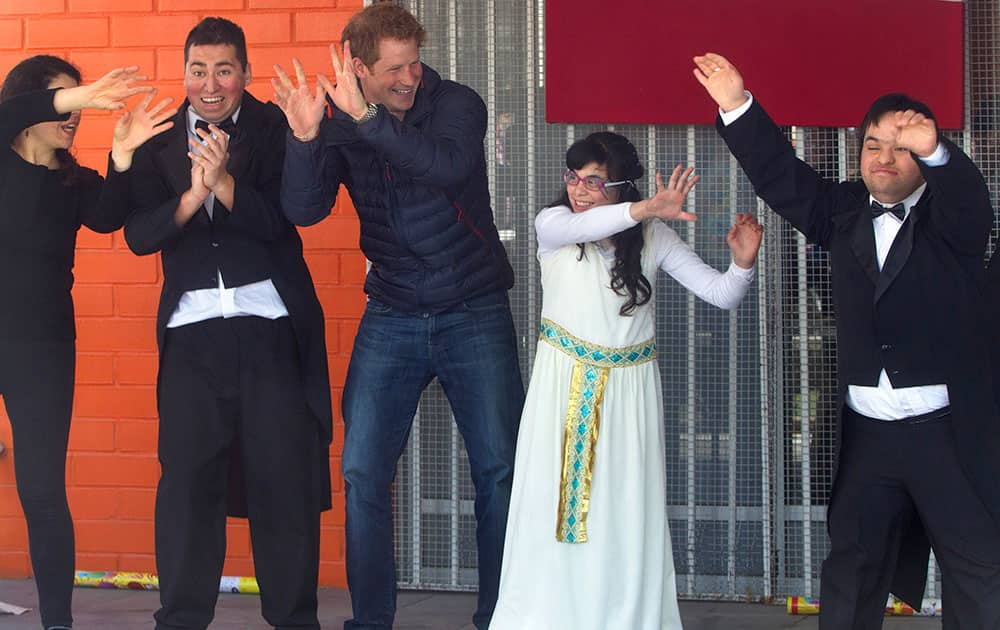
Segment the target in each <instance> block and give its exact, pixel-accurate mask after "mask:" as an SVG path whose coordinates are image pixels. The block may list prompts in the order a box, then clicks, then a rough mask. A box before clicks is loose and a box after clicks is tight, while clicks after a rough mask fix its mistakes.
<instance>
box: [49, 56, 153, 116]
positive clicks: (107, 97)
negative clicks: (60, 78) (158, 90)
mask: <svg viewBox="0 0 1000 630" xmlns="http://www.w3.org/2000/svg"><path fill="white" fill-rule="evenodd" d="M146 78H147V77H146V76H145V75H141V74H139V66H129V67H128V68H115V69H114V70H112V71H111V72H109V73H107V74H106V75H104V76H103V77H101V78H100V79H98V80H97V81H94V82H93V83H89V84H87V85H78V86H76V87H72V88H65V89H62V90H59V91H58V92H56V95H55V98H54V100H53V105H54V106H55V109H56V111H57V112H59V113H60V114H67V113H69V112H74V111H77V110H79V109H112V110H114V109H123V108H124V107H125V99H127V98H129V97H130V96H135V95H136V94H142V93H144V92H152V91H153V87H152V86H150V85H137V83H139V82H141V81H145V80H146Z"/></svg>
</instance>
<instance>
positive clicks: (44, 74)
mask: <svg viewBox="0 0 1000 630" xmlns="http://www.w3.org/2000/svg"><path fill="white" fill-rule="evenodd" d="M60 74H65V75H66V76H68V77H69V78H71V79H73V80H74V81H76V82H77V84H79V83H80V81H81V80H82V77H81V76H80V71H79V70H78V69H77V67H76V66H74V65H73V64H71V63H70V62H68V61H66V60H65V59H61V58H59V57H53V56H52V55H35V56H34V57H28V58H27V59H25V60H23V61H21V62H20V63H18V64H17V65H16V66H14V67H13V68H11V71H10V72H8V73H7V76H6V77H5V78H4V80H3V86H2V87H0V103H3V102H5V101H7V100H9V99H12V98H14V97H15V96H20V95H21V94H24V93H26V92H33V91H35V90H45V89H48V87H49V83H50V82H51V81H52V79H55V78H56V77H58V76H59V75H60ZM56 161H57V162H58V163H59V170H60V171H61V172H62V173H63V182H64V183H67V184H69V183H71V182H72V181H73V180H74V178H75V175H76V174H77V172H78V171H79V168H80V167H79V164H77V162H76V158H75V157H73V154H72V153H70V152H69V151H67V150H66V149H56Z"/></svg>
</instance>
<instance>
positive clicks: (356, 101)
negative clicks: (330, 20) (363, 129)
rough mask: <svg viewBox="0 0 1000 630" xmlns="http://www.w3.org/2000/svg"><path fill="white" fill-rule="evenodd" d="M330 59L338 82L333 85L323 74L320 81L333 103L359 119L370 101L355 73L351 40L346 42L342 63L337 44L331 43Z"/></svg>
mask: <svg viewBox="0 0 1000 630" xmlns="http://www.w3.org/2000/svg"><path fill="white" fill-rule="evenodd" d="M330 60H331V61H332V62H333V72H334V75H335V76H336V79H337V84H336V85H333V84H332V83H330V80H329V79H327V78H326V77H325V76H323V75H322V74H321V75H319V83H320V85H322V86H323V88H324V89H325V90H326V93H327V94H329V95H330V99H331V100H332V101H333V104H334V105H336V106H337V109H339V110H340V111H342V112H344V113H345V114H347V115H348V116H350V117H351V118H353V119H355V120H357V119H359V118H361V117H362V116H364V115H365V111H366V110H367V109H368V103H367V101H365V96H364V94H362V93H361V86H360V85H358V77H357V75H355V74H354V58H353V57H351V42H349V41H345V42H344V59H343V63H341V60H340V57H338V56H337V46H336V44H330Z"/></svg>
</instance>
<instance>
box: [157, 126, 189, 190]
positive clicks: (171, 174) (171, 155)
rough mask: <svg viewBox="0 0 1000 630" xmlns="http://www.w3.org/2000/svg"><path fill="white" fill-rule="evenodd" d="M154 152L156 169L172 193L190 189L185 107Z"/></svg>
mask: <svg viewBox="0 0 1000 630" xmlns="http://www.w3.org/2000/svg"><path fill="white" fill-rule="evenodd" d="M162 138H163V140H162V142H161V143H160V145H159V146H158V147H157V150H156V161H157V167H158V168H159V169H160V171H161V172H162V173H163V174H164V175H166V179H167V181H168V182H170V186H171V187H172V188H173V192H174V194H176V195H180V194H183V193H184V191H186V190H187V189H188V188H190V187H191V158H189V157H188V155H187V154H188V135H187V107H182V108H181V110H180V111H179V112H178V113H177V115H176V116H175V117H174V126H173V128H172V129H171V130H170V131H168V132H166V133H164V134H163V136H162Z"/></svg>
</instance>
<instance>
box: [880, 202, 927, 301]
mask: <svg viewBox="0 0 1000 630" xmlns="http://www.w3.org/2000/svg"><path fill="white" fill-rule="evenodd" d="M927 194H928V193H927V192H926V191H925V192H924V194H923V195H922V196H921V197H920V200H919V201H917V203H915V204H914V205H913V207H912V208H910V213H909V214H908V215H907V216H906V220H905V221H903V225H902V226H901V227H900V228H899V232H898V233H897V234H896V238H895V240H893V241H892V247H890V248H889V253H888V254H887V255H886V257H885V262H884V263H883V264H882V273H880V274H879V277H878V282H876V283H875V301H876V302H878V301H879V298H881V297H882V295H883V294H885V292H886V290H888V288H889V286H890V285H892V282H893V281H894V280H895V279H896V278H897V277H898V276H899V273H900V272H901V271H902V270H903V267H904V266H905V265H906V261H908V260H909V259H910V254H911V253H912V252H913V234H914V231H915V230H916V229H917V222H918V221H920V215H921V214H922V213H923V209H924V205H925V204H924V200H925V199H926V197H927Z"/></svg>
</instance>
